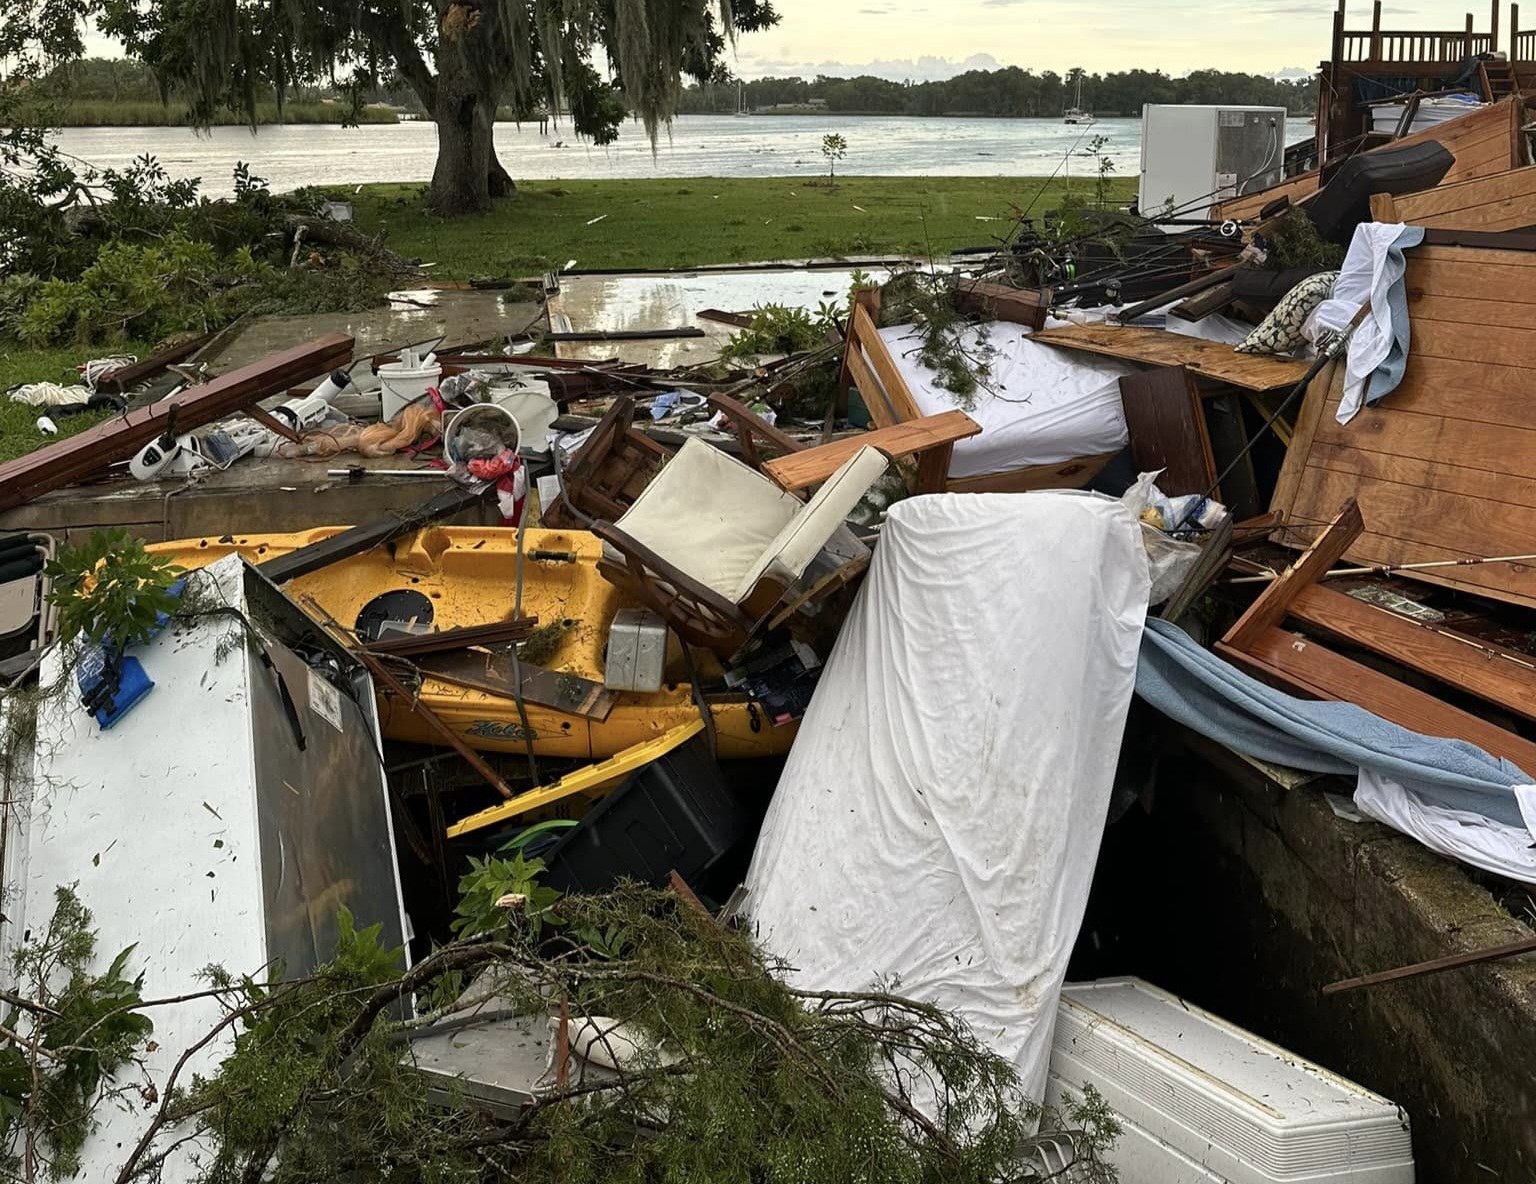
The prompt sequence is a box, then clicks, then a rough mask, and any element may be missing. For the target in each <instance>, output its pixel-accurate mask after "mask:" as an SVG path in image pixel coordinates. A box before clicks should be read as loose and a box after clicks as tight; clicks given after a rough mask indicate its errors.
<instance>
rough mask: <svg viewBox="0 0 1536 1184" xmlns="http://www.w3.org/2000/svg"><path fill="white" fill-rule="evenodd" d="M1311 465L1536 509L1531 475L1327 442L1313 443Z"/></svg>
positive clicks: (1360, 478)
mask: <svg viewBox="0 0 1536 1184" xmlns="http://www.w3.org/2000/svg"><path fill="white" fill-rule="evenodd" d="M1310 467H1311V468H1314V469H1321V470H1327V471H1331V472H1335V473H1345V474H1348V475H1349V476H1351V477H1353V478H1354V479H1355V480H1356V481H1359V482H1361V483H1362V484H1364V483H1367V482H1370V483H1375V482H1391V483H1394V484H1398V485H1410V486H1413V487H1415V488H1424V489H1437V490H1439V491H1440V492H1442V493H1454V494H1458V495H1460V496H1462V497H1473V498H1483V499H1485V500H1487V501H1495V502H1503V503H1504V504H1505V505H1508V506H1524V507H1527V508H1528V509H1531V510H1536V477H1532V476H1523V475H1522V476H1511V475H1510V474H1508V473H1494V472H1489V471H1488V470H1486V469H1471V468H1463V467H1461V466H1460V465H1449V464H1442V463H1441V462H1440V461H1438V460H1436V459H1433V458H1428V459H1426V458H1420V457H1410V456H1393V455H1392V454H1391V453H1387V452H1367V451H1365V450H1363V449H1359V448H1349V447H1347V446H1345V445H1342V444H1325V443H1315V444H1313V445H1312V455H1311V461H1310Z"/></svg>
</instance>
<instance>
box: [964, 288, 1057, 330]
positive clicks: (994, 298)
mask: <svg viewBox="0 0 1536 1184" xmlns="http://www.w3.org/2000/svg"><path fill="white" fill-rule="evenodd" d="M955 306H956V307H957V308H958V309H959V310H960V311H961V312H963V313H966V314H968V315H976V316H983V317H989V318H991V319H992V320H994V321H1008V322H1009V323H1011V324H1014V325H1027V326H1029V328H1031V329H1043V328H1044V327H1045V317H1046V313H1047V312H1048V311H1049V310H1048V309H1047V307H1046V302H1045V301H1044V300H1043V299H1042V298H1041V294H1040V293H1039V292H1038V291H1033V290H1031V291H1025V290H1023V289H1020V288H1010V287H1008V286H1007V285H1005V284H992V283H987V282H985V281H983V280H972V281H968V282H965V283H962V284H961V285H960V286H959V287H958V288H957V289H956V290H955Z"/></svg>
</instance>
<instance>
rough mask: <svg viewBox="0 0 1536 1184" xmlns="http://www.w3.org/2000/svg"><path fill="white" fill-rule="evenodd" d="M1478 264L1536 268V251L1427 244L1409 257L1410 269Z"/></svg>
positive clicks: (1476, 245)
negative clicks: (1439, 265)
mask: <svg viewBox="0 0 1536 1184" xmlns="http://www.w3.org/2000/svg"><path fill="white" fill-rule="evenodd" d="M1426 261H1427V262H1431V263H1477V264H1480V265H1483V266H1495V267H1536V251H1519V250H1512V249H1511V248H1509V247H1507V246H1498V247H1492V246H1486V245H1483V244H1478V243H1464V244H1455V245H1453V244H1450V243H1425V244H1424V245H1423V246H1421V247H1415V248H1414V249H1413V250H1412V251H1411V252H1410V253H1409V255H1408V262H1409V264H1410V268H1412V265H1415V264H1418V263H1422V262H1426Z"/></svg>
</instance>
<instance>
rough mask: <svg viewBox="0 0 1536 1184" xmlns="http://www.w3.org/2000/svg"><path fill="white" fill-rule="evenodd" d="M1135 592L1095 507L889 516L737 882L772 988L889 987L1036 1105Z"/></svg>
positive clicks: (1016, 499) (1122, 680)
mask: <svg viewBox="0 0 1536 1184" xmlns="http://www.w3.org/2000/svg"><path fill="white" fill-rule="evenodd" d="M1147 593H1148V580H1147V560H1146V552H1145V550H1144V549H1143V547H1142V543H1141V531H1140V527H1139V526H1138V524H1137V522H1136V519H1135V518H1134V517H1132V515H1131V513H1130V512H1129V511H1128V510H1127V509H1126V508H1125V507H1124V506H1123V505H1121V503H1120V502H1118V501H1113V500H1111V499H1109V498H1105V497H1100V496H1098V495H1096V494H1089V493H1079V492H1075V491H1074V492H1069V493H1028V494H1005V493H972V494H959V493H952V494H936V495H930V496H926V497H914V498H909V499H907V500H906V501H903V502H899V503H898V504H897V505H895V506H894V507H892V509H891V512H890V516H889V517H888V519H887V520H886V526H885V531H884V533H883V534H882V535H881V538H880V545H879V547H877V548H876V549H875V557H874V562H873V564H872V566H871V567H870V571H869V577H868V578H867V579H866V580H865V581H864V586H863V587H862V588H861V589H860V591H859V595H858V599H857V601H856V602H855V604H854V607H853V611H852V613H850V614H849V617H848V620H847V622H846V623H845V624H844V626H843V629H842V632H841V633H840V634H839V636H838V639H837V645H836V646H835V648H834V649H833V651H832V655H831V657H830V658H829V659H828V661H827V665H826V669H825V671H824V672H823V673H822V676H821V681H820V683H818V684H817V687H816V694H815V697H814V698H813V699H812V701H811V706H810V710H809V711H808V712H807V713H806V716H805V719H804V720H802V721H801V724H800V734H799V736H798V738H797V739H796V740H795V747H794V750H793V751H792V752H791V753H790V754H789V759H788V761H787V762H786V763H785V765H784V772H783V774H782V775H781V776H780V778H779V784H778V788H777V789H776V790H775V792H774V795H773V801H772V803H771V804H770V806H769V808H768V816H767V819H766V820H765V821H764V823H763V829H762V834H761V836H760V837H759V839H758V842H757V850H756V851H755V852H754V854H753V857H752V866H751V869H750V870H749V871H748V873H747V880H746V887H747V896H746V905H745V908H746V912H747V914H748V916H750V918H751V919H752V921H753V922H754V923H755V924H756V925H757V926H758V932H759V936H760V937H761V939H762V941H763V944H764V946H765V947H766V948H767V950H768V951H769V952H770V953H771V954H773V955H775V956H777V957H780V958H782V959H783V960H784V962H785V964H786V965H787V966H790V967H793V968H794V969H793V970H792V971H790V972H789V979H790V982H791V983H792V985H794V986H796V987H801V988H806V989H810V990H831V991H857V990H863V989H866V988H870V987H873V986H874V985H875V984H878V983H885V984H890V983H895V984H897V989H898V990H899V992H900V993H901V994H903V995H907V996H909V997H911V998H915V999H920V1000H924V1001H927V1002H931V1003H935V1004H937V1005H938V1006H940V1007H944V1008H947V1009H950V1010H952V1011H955V1012H957V1013H958V1014H959V1015H960V1016H961V1017H962V1018H963V1019H964V1020H965V1021H966V1022H968V1023H969V1024H970V1025H971V1027H972V1029H973V1030H974V1032H975V1034H976V1036H977V1037H978V1038H979V1039H980V1040H982V1041H984V1042H985V1043H986V1044H988V1045H989V1046H990V1047H991V1048H992V1049H993V1050H994V1051H995V1052H997V1053H998V1054H999V1055H1000V1056H1003V1057H1005V1058H1007V1059H1008V1060H1010V1061H1012V1062H1013V1064H1014V1065H1015V1066H1016V1067H1017V1068H1018V1070H1019V1073H1020V1076H1021V1079H1022V1083H1023V1085H1024V1086H1025V1088H1026V1089H1027V1090H1028V1091H1029V1093H1030V1096H1031V1097H1032V1098H1034V1099H1035V1100H1037V1101H1038V1100H1039V1099H1040V1098H1041V1096H1042V1095H1043V1093H1044V1089H1045V1084H1046V1069H1047V1065H1048V1062H1049V1060H1050V1049H1051V1027H1052V1024H1053V1022H1054V1021H1055V1017H1056V1001H1057V996H1058V992H1059V991H1060V989H1061V983H1062V979H1063V977H1064V976H1065V974H1066V969H1067V957H1068V955H1069V954H1070V952H1071V949H1072V944H1073V942H1074V941H1075V940H1076V937H1077V931H1078V928H1079V926H1080V925H1081V923H1082V918H1083V910H1084V907H1085V906H1086V903H1087V899H1088V887H1089V883H1090V882H1091V880H1092V879H1093V869H1094V864H1095V861H1096V859H1097V857H1098V849H1099V839H1100V836H1101V835H1102V833H1103V830H1104V815H1105V811H1106V810H1107V809H1108V804H1109V792H1110V785H1111V782H1112V781H1113V778H1114V772H1115V761H1116V758H1117V755H1118V753H1119V750H1120V736H1121V732H1122V730H1123V728H1124V724H1125V716H1126V711H1127V709H1128V708H1129V706H1130V701H1131V691H1132V689H1133V685H1134V682H1135V674H1136V655H1137V650H1138V646H1139V644H1140V640H1141V632H1142V622H1143V619H1144V617H1145V615H1146V610H1147ZM1043 672H1049V677H1044V678H1043V677H1041V674H1042V673H1043Z"/></svg>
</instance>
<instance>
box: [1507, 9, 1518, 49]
mask: <svg viewBox="0 0 1536 1184" xmlns="http://www.w3.org/2000/svg"><path fill="white" fill-rule="evenodd" d="M1509 60H1510V61H1512V62H1518V61H1519V60H1520V5H1518V4H1511V5H1510V6H1509Z"/></svg>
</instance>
